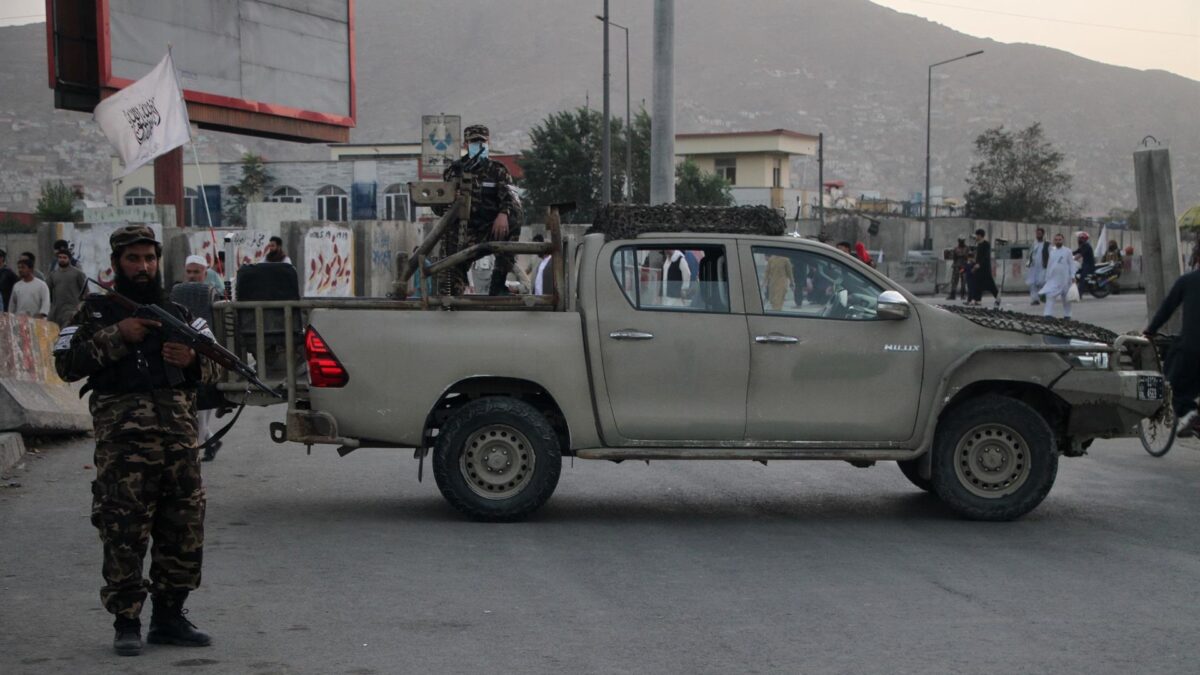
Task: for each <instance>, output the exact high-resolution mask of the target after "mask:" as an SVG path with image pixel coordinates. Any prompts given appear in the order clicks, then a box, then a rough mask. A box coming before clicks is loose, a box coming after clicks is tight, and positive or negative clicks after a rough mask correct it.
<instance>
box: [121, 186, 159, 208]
mask: <svg viewBox="0 0 1200 675" xmlns="http://www.w3.org/2000/svg"><path fill="white" fill-rule="evenodd" d="M153 203H154V193H153V192H151V191H149V190H147V189H146V188H140V187H138V188H133V189H132V190H130V191H129V192H126V193H125V206H147V205H150V204H153Z"/></svg>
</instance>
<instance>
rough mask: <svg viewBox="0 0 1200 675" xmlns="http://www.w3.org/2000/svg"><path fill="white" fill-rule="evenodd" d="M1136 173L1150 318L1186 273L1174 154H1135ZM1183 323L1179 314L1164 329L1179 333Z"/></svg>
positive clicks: (1151, 150)
mask: <svg viewBox="0 0 1200 675" xmlns="http://www.w3.org/2000/svg"><path fill="white" fill-rule="evenodd" d="M1133 173H1134V179H1135V181H1136V183H1137V201H1138V223H1139V224H1140V225H1141V228H1142V283H1143V284H1144V285H1145V287H1146V315H1147V317H1149V316H1153V314H1154V312H1155V311H1157V310H1158V306H1159V305H1160V304H1162V301H1163V298H1164V297H1166V295H1167V291H1169V290H1170V289H1171V285H1172V284H1174V283H1175V280H1176V279H1178V278H1179V277H1180V275H1182V274H1183V259H1182V257H1181V255H1180V245H1179V226H1178V224H1177V223H1176V221H1175V192H1174V183H1173V182H1172V180H1171V154H1170V151H1168V150H1167V149H1166V148H1161V147H1154V148H1145V149H1141V150H1138V151H1136V152H1134V153H1133ZM1180 321H1181V317H1180V314H1179V313H1176V314H1175V316H1174V317H1172V318H1171V320H1170V321H1168V322H1167V325H1166V326H1165V327H1164V328H1163V330H1164V331H1165V332H1167V333H1172V334H1178V333H1179V330H1180V326H1181V323H1180Z"/></svg>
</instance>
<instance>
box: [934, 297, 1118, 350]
mask: <svg viewBox="0 0 1200 675" xmlns="http://www.w3.org/2000/svg"><path fill="white" fill-rule="evenodd" d="M939 307H941V308H942V309H944V310H946V311H947V312H953V313H955V314H957V315H959V316H961V317H963V318H964V319H970V320H971V321H974V322H975V323H977V324H979V325H980V326H986V327H988V328H997V329H999V330H1011V331H1014V332H1017V333H1025V334H1026V335H1053V336H1055V337H1062V338H1073V339H1076V340H1087V341H1088V342H1103V343H1104V344H1108V345H1111V344H1112V343H1113V341H1114V340H1116V339H1117V334H1116V333H1114V332H1112V331H1111V330H1108V329H1107V328H1101V327H1100V326H1094V325H1092V324H1090V323H1083V322H1081V321H1071V320H1069V319H1056V318H1054V317H1049V316H1035V315H1033V314H1024V313H1022V312H1009V311H1007V310H1002V309H986V308H984V307H966V306H964V305H939Z"/></svg>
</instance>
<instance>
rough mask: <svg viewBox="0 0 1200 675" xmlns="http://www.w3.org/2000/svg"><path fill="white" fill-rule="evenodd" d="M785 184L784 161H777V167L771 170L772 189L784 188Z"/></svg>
mask: <svg viewBox="0 0 1200 675" xmlns="http://www.w3.org/2000/svg"><path fill="white" fill-rule="evenodd" d="M782 183H783V160H781V159H776V160H775V166H774V167H772V168H771V187H782Z"/></svg>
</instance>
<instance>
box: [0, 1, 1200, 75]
mask: <svg viewBox="0 0 1200 675" xmlns="http://www.w3.org/2000/svg"><path fill="white" fill-rule="evenodd" d="M575 1H577V2H578V1H580V0H575ZM585 1H590V2H592V3H593V4H595V5H596V7H597V11H599V8H600V6H601V2H600V0H585ZM686 1H687V0H677V4H678V2H686ZM779 1H780V2H789V1H790V0H779ZM872 1H873V2H875V3H876V4H879V5H883V6H885V7H890V8H892V9H895V10H897V11H900V12H904V13H906V14H915V15H917V16H921V17H924V18H926V19H929V20H930V21H935V22H937V23H940V24H943V25H945V26H948V27H950V28H953V29H954V30H957V31H960V32H963V33H967V34H969V35H974V36H977V37H986V38H992V39H993V40H997V41H999V42H1027V43H1031V44H1037V45H1045V46H1047V47H1054V48H1056V49H1062V50H1064V51H1068V52H1071V53H1073V54H1078V55H1079V56H1082V57H1084V58H1088V59H1093V60H1095V61H1101V62H1103V63H1111V64H1114V65H1119V66H1128V67H1130V68H1137V69H1139V70H1148V69H1159V70H1166V71H1169V72H1172V73H1175V74H1177V75H1182V76H1184V77H1188V78H1191V79H1193V80H1197V81H1200V0H872ZM45 11H46V2H45V0H0V26H4V25H14V24H23V23H35V22H40V21H44V20H45Z"/></svg>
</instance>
